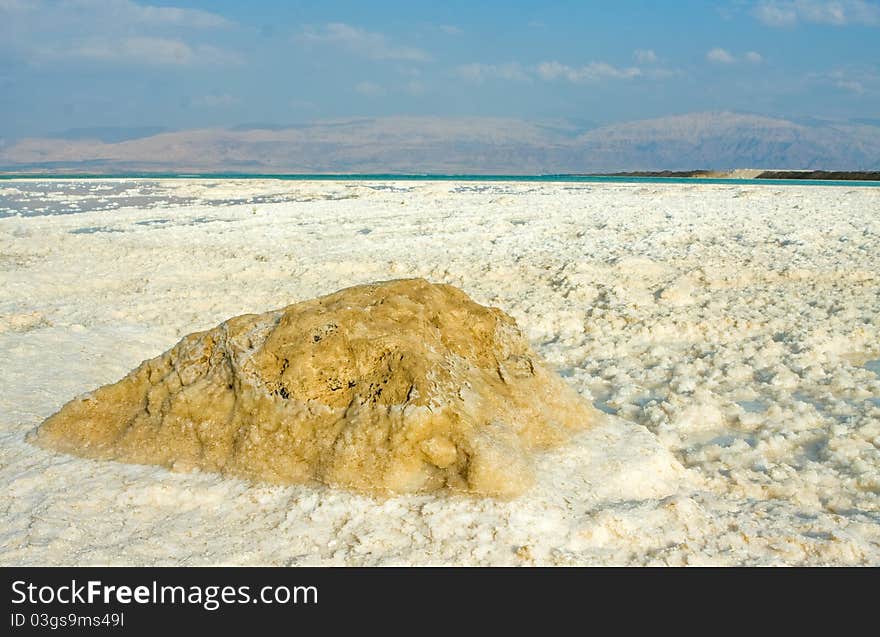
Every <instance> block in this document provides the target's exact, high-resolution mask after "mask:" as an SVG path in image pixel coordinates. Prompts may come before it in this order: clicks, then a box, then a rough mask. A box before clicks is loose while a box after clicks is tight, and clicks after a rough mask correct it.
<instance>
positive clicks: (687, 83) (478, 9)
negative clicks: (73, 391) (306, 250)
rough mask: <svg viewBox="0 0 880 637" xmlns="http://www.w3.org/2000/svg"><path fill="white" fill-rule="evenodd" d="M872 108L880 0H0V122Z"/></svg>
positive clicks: (612, 117)
mask: <svg viewBox="0 0 880 637" xmlns="http://www.w3.org/2000/svg"><path fill="white" fill-rule="evenodd" d="M700 111H737V112H748V113H759V114H763V115H770V116H775V117H782V118H787V119H795V120H809V119H813V118H816V119H831V120H854V119H872V120H880V0H837V1H834V2H823V1H820V0H756V1H746V0H733V1H728V2H722V1H717V2H716V1H712V0H706V1H702V2H698V1H688V0H676V1H675V2H672V1H670V2H665V1H664V2H658V1H649V0H644V1H635V0H634V1H626V0H620V1H617V2H613V3H612V2H606V1H597V2H588V1H585V0H580V1H577V0H573V1H570V2H552V1H546V0H545V1H542V2H520V1H518V0H506V1H504V2H489V1H485V2H475V1H474V0H468V1H457V0H451V1H445V2H436V1H434V2H419V1H418V0H407V1H406V2H379V1H376V2H362V1H360V2H335V1H333V0H325V1H322V2H314V1H311V2H294V1H280V0H279V1H268V0H267V1H264V2H260V1H257V0H253V1H251V2H241V1H240V0H216V1H213V2H198V1H185V0H174V1H172V2H163V1H159V0H152V1H151V2H149V3H147V2H135V1H134V0H66V1H51V0H0V138H4V139H5V140H7V141H8V140H14V139H17V138H21V137H26V136H35V135H46V134H52V133H57V132H60V131H68V130H69V129H79V128H97V127H123V128H140V127H161V128H165V129H171V130H177V129H189V128H205V127H233V126H237V125H252V124H274V125H296V124H303V123H307V122H310V121H316V120H327V119H337V118H352V117H381V116H396V115H430V116H440V117H459V116H493V117H515V118H521V119H526V120H530V121H548V122H550V121H566V122H570V123H574V124H576V125H578V126H582V127H585V128H586V127H591V126H596V125H604V124H609V123H614V122H619V121H629V120H635V119H647V118H654V117H661V116H665V115H672V114H681V113H689V112H700Z"/></svg>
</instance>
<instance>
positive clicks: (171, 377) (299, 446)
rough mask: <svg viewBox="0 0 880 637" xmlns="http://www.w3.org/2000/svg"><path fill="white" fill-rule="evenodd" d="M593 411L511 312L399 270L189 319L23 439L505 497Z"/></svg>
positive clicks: (344, 481)
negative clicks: (211, 323) (288, 299)
mask: <svg viewBox="0 0 880 637" xmlns="http://www.w3.org/2000/svg"><path fill="white" fill-rule="evenodd" d="M595 417H596V416H595V412H594V410H593V409H592V407H590V406H588V405H587V404H586V403H585V402H583V401H582V399H581V398H580V397H579V396H578V394H577V393H576V392H575V391H574V390H573V389H572V388H571V387H569V386H568V385H567V384H566V383H565V381H563V380H562V379H561V378H560V377H559V376H557V375H556V374H555V373H553V372H551V371H549V370H548V369H547V367H546V366H545V365H544V363H543V362H541V360H540V359H539V357H538V356H537V355H536V354H535V352H533V351H532V350H531V348H530V347H529V345H528V342H527V341H526V339H525V338H524V337H523V335H522V334H521V333H520V331H519V329H518V328H517V326H516V323H515V322H514V320H513V319H512V318H511V317H510V316H508V315H507V314H505V313H504V312H502V311H501V310H499V309H497V308H487V307H484V306H482V305H479V304H477V303H475V302H474V301H473V300H471V299H470V298H469V297H468V296H467V295H466V294H465V293H464V292H462V291H461V290H458V289H457V288H454V287H452V286H450V285H434V284H431V283H428V282H427V281H425V280H423V279H407V280H398V281H388V282H382V283H375V284H370V285H361V286H357V287H352V288H348V289H344V290H341V291H339V292H336V293H334V294H330V295H328V296H324V297H320V298H317V299H313V300H310V301H304V302H302V303H296V304H294V305H290V306H288V307H286V308H284V309H281V310H275V311H272V312H267V313H265V314H246V315H244V316H237V317H235V318H231V319H229V320H228V321H226V322H224V323H222V324H221V325H219V326H217V327H215V328H214V329H211V330H208V331H206V332H197V333H195V334H190V335H189V336H186V337H184V338H183V339H182V340H181V341H180V342H179V343H178V344H177V345H175V346H174V347H173V348H171V349H170V350H169V351H167V352H166V353H164V354H162V355H161V356H158V357H156V358H154V359H152V360H148V361H145V362H144V363H142V364H141V365H140V366H139V367H138V368H137V369H135V370H134V371H132V372H131V373H130V374H129V375H128V376H126V377H125V378H123V379H122V380H120V381H119V382H117V383H114V384H112V385H105V386H104V387H101V388H99V389H97V390H95V391H93V392H91V393H88V394H85V395H83V396H80V397H78V398H75V399H74V400H72V401H70V402H69V403H67V404H66V405H65V406H64V407H63V408H62V409H61V410H60V411H59V412H58V413H56V414H55V415H53V416H51V417H50V418H48V419H47V420H46V421H45V422H43V423H42V425H40V427H39V428H38V429H37V430H36V431H35V432H34V433H33V434H31V440H32V441H34V442H35V443H36V444H38V445H40V446H42V447H46V448H49V449H55V450H58V451H63V452H68V453H73V454H77V455H81V456H86V457H89V458H101V459H113V460H120V461H124V462H133V463H142V464H159V465H164V466H167V467H171V468H174V469H179V470H190V469H201V470H204V471H213V472H219V473H222V474H225V475H230V476H238V477H242V478H245V479H249V480H254V481H262V482H271V483H282V484H288V483H308V482H313V481H319V482H322V483H325V484H329V485H333V486H340V487H347V488H351V489H356V490H362V491H371V492H419V491H434V490H438V489H451V490H455V491H462V492H470V493H474V494H479V495H489V496H497V497H510V496H515V495H517V494H519V493H521V492H522V491H523V490H524V489H526V488H527V487H528V486H529V485H530V483H531V481H532V479H533V470H532V462H531V456H532V455H533V453H534V452H535V451H536V450H539V449H546V448H549V447H552V446H555V445H559V444H561V443H563V442H564V441H565V440H566V439H567V438H568V437H569V436H570V435H571V434H572V433H573V432H575V431H577V430H579V429H581V428H583V427H585V426H587V425H589V424H590V423H591V422H592V421H593V420H594V419H595Z"/></svg>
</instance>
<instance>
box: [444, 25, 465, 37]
mask: <svg viewBox="0 0 880 637" xmlns="http://www.w3.org/2000/svg"><path fill="white" fill-rule="evenodd" d="M440 30H441V31H443V33H445V34H446V35H461V34H462V33H464V31H463V30H462V29H460V28H459V27H457V26H455V25H452V24H441V25H440Z"/></svg>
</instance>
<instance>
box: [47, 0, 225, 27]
mask: <svg viewBox="0 0 880 637" xmlns="http://www.w3.org/2000/svg"><path fill="white" fill-rule="evenodd" d="M64 6H65V7H69V8H70V9H73V10H81V11H86V12H93V13H100V14H103V15H104V16H105V17H108V18H110V19H112V21H113V22H114V23H116V24H120V23H128V24H155V25H173V26H183V27H191V28H196V29H213V28H217V27H225V26H229V25H230V24H232V23H231V22H230V21H229V20H227V19H226V18H224V17H223V16H221V15H218V14H216V13H211V12H209V11H202V10H200V9H181V8H178V7H156V6H152V5H147V4H138V3H136V2H132V1H131V0H67V2H65V3H64Z"/></svg>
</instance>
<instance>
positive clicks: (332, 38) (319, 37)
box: [297, 22, 429, 62]
mask: <svg viewBox="0 0 880 637" xmlns="http://www.w3.org/2000/svg"><path fill="white" fill-rule="evenodd" d="M297 39H299V40H300V41H301V42H305V43H308V44H331V45H337V46H340V47H343V48H345V49H347V50H348V51H350V52H351V53H355V54H357V55H363V56H365V57H368V58H370V59H372V60H404V61H410V62H421V61H425V60H427V59H428V58H429V56H428V54H427V53H425V52H424V51H422V50H421V49H418V48H415V47H411V46H399V45H395V44H392V43H391V42H389V41H388V38H386V37H385V36H384V35H382V34H381V33H373V32H371V31H365V30H364V29H360V28H358V27H353V26H351V25H348V24H344V23H342V22H332V23H330V24H328V25H326V26H325V27H324V28H323V29H320V30H317V31H315V30H307V31H304V32H303V33H301V34H300V35H299V36H298V38H297Z"/></svg>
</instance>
